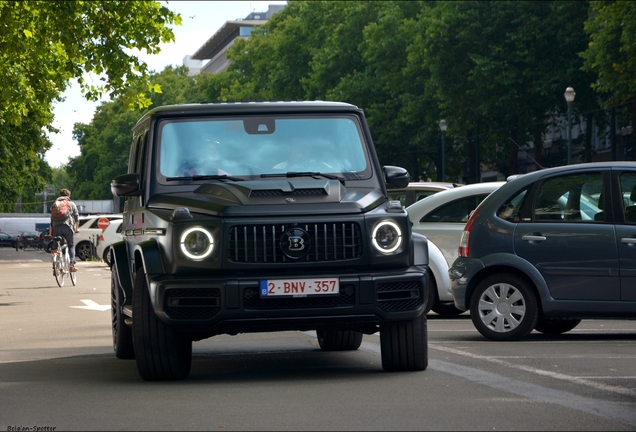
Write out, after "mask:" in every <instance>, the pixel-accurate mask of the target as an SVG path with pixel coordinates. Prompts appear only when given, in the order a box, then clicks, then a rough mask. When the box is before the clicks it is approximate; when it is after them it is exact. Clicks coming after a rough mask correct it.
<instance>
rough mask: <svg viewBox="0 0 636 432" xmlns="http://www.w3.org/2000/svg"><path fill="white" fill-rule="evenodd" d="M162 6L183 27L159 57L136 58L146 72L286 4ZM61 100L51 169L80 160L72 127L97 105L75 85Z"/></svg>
mask: <svg viewBox="0 0 636 432" xmlns="http://www.w3.org/2000/svg"><path fill="white" fill-rule="evenodd" d="M164 3H166V6H167V7H168V8H169V9H170V10H171V11H173V12H177V13H180V14H181V19H182V25H181V26H173V32H174V35H175V39H176V41H175V42H174V43H171V44H161V45H160V47H161V53H160V54H157V55H152V56H151V55H147V54H145V53H140V54H139V55H138V56H139V58H140V59H142V60H143V61H145V62H146V64H148V68H149V69H151V70H155V71H157V72H160V71H162V70H163V69H164V68H165V67H166V66H168V65H174V66H181V65H182V62H183V58H184V57H185V56H186V55H192V54H194V52H195V51H196V50H197V49H198V48H199V47H201V46H202V45H203V43H204V42H205V41H207V40H208V39H209V38H210V37H211V36H212V35H213V34H214V33H216V31H217V30H218V29H219V28H221V26H222V25H223V24H224V23H225V22H226V21H232V20H236V19H243V18H245V17H246V16H247V15H249V14H250V13H251V12H266V11H267V7H268V5H270V4H285V3H286V1H284V0H270V1H181V0H179V1H168V2H164ZM63 97H64V98H65V100H64V102H57V103H55V105H54V107H53V113H54V115H55V120H54V122H53V126H55V127H56V128H57V129H59V130H60V133H57V134H50V135H49V139H50V140H51V142H52V143H53V147H51V149H50V150H49V151H48V152H47V153H46V155H45V159H46V160H47V162H48V163H49V165H51V166H52V167H59V166H60V165H63V164H66V163H67V162H68V159H69V158H72V157H76V156H79V154H80V149H79V146H78V144H77V141H75V140H74V139H73V125H74V124H75V123H86V124H88V123H90V122H91V120H92V119H93V114H94V112H95V109H96V108H97V106H98V105H99V103H100V102H89V101H87V100H86V99H84V97H83V96H82V93H81V91H80V89H79V85H77V83H76V82H73V83H72V84H71V86H70V87H69V88H68V89H67V90H66V92H64V94H63ZM106 100H107V99H106ZM131 136H132V135H131Z"/></svg>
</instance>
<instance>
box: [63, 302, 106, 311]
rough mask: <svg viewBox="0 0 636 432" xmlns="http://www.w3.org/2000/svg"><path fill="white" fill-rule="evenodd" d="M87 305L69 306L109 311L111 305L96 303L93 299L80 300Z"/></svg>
mask: <svg viewBox="0 0 636 432" xmlns="http://www.w3.org/2000/svg"><path fill="white" fill-rule="evenodd" d="M80 301H81V302H82V303H84V304H85V305H86V306H69V307H72V308H76V309H87V310H98V311H107V310H109V309H110V305H100V304H97V303H95V302H94V301H93V300H80Z"/></svg>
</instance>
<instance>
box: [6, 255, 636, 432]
mask: <svg viewBox="0 0 636 432" xmlns="http://www.w3.org/2000/svg"><path fill="white" fill-rule="evenodd" d="M78 268H79V271H78V284H77V286H72V285H71V284H70V281H67V284H66V285H65V286H64V287H62V288H59V287H58V286H57V284H56V283H55V279H54V277H53V275H52V272H51V269H50V263H49V257H48V255H47V254H45V253H44V252H39V251H27V252H16V251H15V250H13V249H6V248H5V249H0V329H2V330H1V331H2V336H1V337H0V429H2V430H38V429H37V428H41V429H39V430H58V431H59V430H114V429H119V430H133V429H143V430H174V429H192V430H201V429H205V430H256V429H257V430H363V429H366V430H504V429H505V430H636V367H635V365H636V321H612V320H603V321H583V322H582V323H581V325H580V326H579V327H577V328H576V329H574V330H573V331H571V332H569V333H566V334H564V335H560V336H556V337H554V336H552V337H548V336H544V335H541V334H540V333H536V332H535V333H532V334H531V335H530V336H529V337H528V338H527V339H525V340H524V341H521V342H514V343H511V342H507V343H495V342H490V341H487V340H485V339H484V338H483V337H481V335H480V334H479V333H478V332H477V331H476V330H475V329H474V327H473V325H472V322H471V321H470V318H469V317H468V316H467V315H466V314H464V315H461V316H459V317H457V318H453V319H441V318H440V317H438V316H437V315H434V314H430V315H429V320H428V326H429V327H428V328H429V368H428V369H427V370H426V371H423V372H411V373H386V372H383V371H382V367H381V360H380V346H379V337H378V336H377V335H372V336H365V337H364V340H363V344H362V347H361V348H360V349H359V350H358V351H355V352H342V353H330V352H323V351H321V350H320V349H319V348H318V344H317V341H316V339H315V336H314V334H313V333H312V332H308V333H303V332H282V333H265V334H247V335H238V336H217V337H214V338H211V339H207V340H204V341H201V342H196V343H195V344H194V360H193V367H192V373H191V375H190V377H189V378H188V379H187V380H184V381H180V382H159V383H157V382H155V383H149V382H144V381H143V380H142V379H141V378H140V377H139V375H138V374H137V369H136V364H135V361H134V360H118V359H116V358H115V356H114V354H113V353H112V346H111V334H110V306H109V305H110V271H109V269H108V267H106V266H105V265H103V264H101V263H97V262H95V263H87V262H81V263H79V264H78ZM20 428H22V429H20ZM27 428H28V429H27ZM47 428H48V429H47Z"/></svg>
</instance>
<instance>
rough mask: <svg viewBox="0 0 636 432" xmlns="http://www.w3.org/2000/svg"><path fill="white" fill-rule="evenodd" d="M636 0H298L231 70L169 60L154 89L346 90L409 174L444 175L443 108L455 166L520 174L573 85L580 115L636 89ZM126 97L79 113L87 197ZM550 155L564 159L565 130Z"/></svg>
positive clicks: (247, 46) (284, 93) (310, 94)
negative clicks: (197, 68) (192, 70)
mask: <svg viewBox="0 0 636 432" xmlns="http://www.w3.org/2000/svg"><path fill="white" fill-rule="evenodd" d="M634 10H635V6H634V3H633V2H620V1H619V2H592V3H591V4H590V3H589V2H586V1H579V2H561V1H543V2H531V1H516V2H500V1H480V2H475V1H453V2H439V1H410V2H405V1H350V2H334V1H293V0H292V1H290V2H289V3H288V5H287V6H286V7H285V9H283V10H282V11H281V12H280V13H278V14H276V15H274V17H273V18H272V19H271V20H270V21H268V22H267V23H266V24H265V25H263V26H261V27H259V28H258V29H255V30H254V31H253V32H252V36H251V37H250V38H248V39H236V40H235V43H234V46H233V47H232V48H231V49H230V50H229V51H228V58H230V59H231V60H232V62H233V63H232V64H231V65H230V68H229V69H228V70H226V71H224V72H222V73H220V74H214V75H212V74H202V75H198V76H195V77H188V76H187V74H185V71H184V70H183V69H182V68H177V69H173V68H171V67H170V68H167V69H166V70H165V71H163V72H162V73H160V74H157V75H153V76H152V77H151V78H152V82H153V83H155V82H156V83H158V84H159V85H160V86H161V93H154V94H152V95H151V96H150V98H151V100H152V102H153V104H154V105H164V104H172V103H188V102H201V101H214V100H230V99H234V100H240V99H259V98H262V99H279V100H284V99H323V100H340V101H345V102H350V103H353V104H355V105H357V106H359V107H361V108H363V109H364V110H365V112H366V114H367V117H368V119H369V124H370V128H371V132H372V134H373V137H374V141H375V144H376V148H377V151H378V154H379V156H380V161H381V163H382V164H385V165H400V166H404V167H406V168H407V169H408V170H409V171H410V172H411V175H412V177H413V178H414V179H418V178H421V179H428V178H433V179H440V178H439V173H440V165H441V151H440V150H441V145H440V144H441V134H440V130H439V125H438V124H439V121H440V119H442V118H444V119H446V120H447V122H448V125H449V127H448V132H447V136H446V152H445V154H446V171H447V174H448V178H449V179H452V180H464V181H465V180H473V179H474V178H475V177H474V173H475V171H476V167H477V164H478V163H479V162H481V163H483V164H485V165H487V166H490V167H491V168H492V169H494V170H497V171H500V172H503V173H504V174H513V173H516V172H519V169H520V168H519V167H518V166H517V155H518V153H519V152H520V150H519V147H524V146H525V143H527V142H529V141H534V142H535V144H536V146H535V150H534V154H533V155H532V156H533V157H534V158H536V159H537V162H538V163H541V162H542V161H541V155H542V152H541V151H542V147H543V146H542V143H541V139H542V138H541V137H542V133H544V132H545V131H546V130H547V127H548V126H549V125H550V124H551V121H552V120H551V119H555V118H558V117H559V116H562V115H563V114H564V113H565V112H566V110H567V105H566V102H565V99H564V97H563V92H564V91H565V89H566V87H568V86H572V87H574V89H575V90H576V92H577V96H576V101H575V104H574V110H575V117H576V114H581V115H585V116H586V117H587V118H588V119H590V118H592V114H593V115H594V121H595V124H597V125H602V124H603V121H604V119H603V111H602V109H601V105H603V106H605V105H608V104H612V103H617V101H621V102H629V101H632V100H634V89H635V85H636V84H635V83H636V76H634V74H635V73H636V72H635V71H636V65H634V64H633V62H634V61H636V60H634V59H636V55H635V54H636V53H635V52H634V49H636V48H635V46H636V43H635V42H634V41H635V38H636V36H635V35H636V31H634V30H635V28H636V17H635V14H634ZM124 105H125V104H124V103H123V101H120V100H117V101H116V102H115V103H113V104H111V105H108V104H104V105H103V106H102V107H100V110H99V111H98V114H96V117H95V119H94V120H93V122H91V124H90V125H77V126H76V134H77V136H78V138H79V139H80V146H81V151H82V154H81V156H79V157H78V158H76V159H75V160H73V161H72V162H71V164H69V167H68V170H69V175H70V177H71V180H72V182H74V183H73V184H74V187H75V188H76V189H77V190H78V191H81V193H82V194H85V195H86V196H85V197H84V198H94V199H98V198H100V199H105V198H109V197H110V192H109V190H108V183H109V182H110V179H111V178H112V176H114V175H115V174H119V173H123V172H124V171H125V169H126V168H125V166H126V159H127V157H128V146H129V144H130V142H129V141H130V138H131V137H130V128H131V127H132V125H133V124H134V121H136V119H137V118H138V117H139V115H140V114H135V115H131V116H128V114H126V112H125V111H124V110H123V108H124ZM630 106H631V105H630ZM633 113H636V110H634V111H633ZM633 115H634V114H633ZM634 123H636V117H632V124H634ZM591 133H592V132H591V128H590V129H588V131H587V134H588V135H589V134H591ZM590 139H591V138H590V137H586V140H587V142H590V141H589V140H590ZM515 143H517V144H518V145H519V146H517V144H515ZM588 147H589V146H588ZM528 152H529V150H528ZM634 153H635V154H636V152H634ZM549 157H550V160H549V163H550V164H552V165H556V164H559V163H565V145H564V143H563V141H561V142H555V143H554V144H553V148H552V150H551V153H550V156H549ZM586 157H590V155H589V154H587V155H586ZM93 176H94V178H93ZM74 193H75V191H74ZM74 196H75V195H74Z"/></svg>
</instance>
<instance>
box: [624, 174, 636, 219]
mask: <svg viewBox="0 0 636 432" xmlns="http://www.w3.org/2000/svg"><path fill="white" fill-rule="evenodd" d="M621 196H622V197H623V209H625V222H627V223H636V173H623V174H621Z"/></svg>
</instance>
